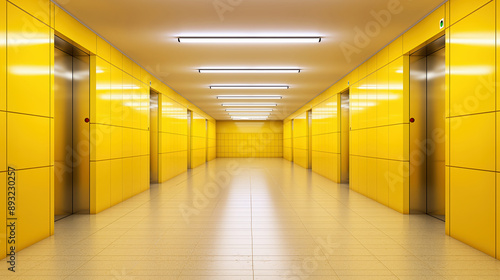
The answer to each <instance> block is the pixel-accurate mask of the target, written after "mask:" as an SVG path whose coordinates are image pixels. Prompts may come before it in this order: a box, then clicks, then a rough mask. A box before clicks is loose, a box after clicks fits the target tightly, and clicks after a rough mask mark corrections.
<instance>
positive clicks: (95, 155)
mask: <svg viewBox="0 0 500 280" xmlns="http://www.w3.org/2000/svg"><path fill="white" fill-rule="evenodd" d="M90 131H91V132H92V137H91V139H90V151H91V156H90V160H92V161H96V160H106V159H110V158H111V127H110V126H108V125H101V124H91V125H90Z"/></svg>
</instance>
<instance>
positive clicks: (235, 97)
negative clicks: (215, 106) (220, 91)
mask: <svg viewBox="0 0 500 280" xmlns="http://www.w3.org/2000/svg"><path fill="white" fill-rule="evenodd" d="M282 98H283V97H281V96H280V95H219V96H217V99H268V100H274V99H282Z"/></svg>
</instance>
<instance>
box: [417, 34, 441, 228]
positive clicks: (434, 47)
mask: <svg viewBox="0 0 500 280" xmlns="http://www.w3.org/2000/svg"><path fill="white" fill-rule="evenodd" d="M435 61H438V63H435ZM441 64H442V65H441ZM436 65H438V66H439V65H440V66H442V69H438V70H439V72H438V71H433V70H434V68H435V66H436ZM430 67H433V68H432V69H431V68H430ZM431 71H432V72H431ZM429 73H433V75H429ZM444 75H445V38H444V36H443V37H440V38H438V39H437V40H435V41H433V42H431V43H429V44H428V45H426V46H425V47H423V48H421V49H419V50H417V51H416V52H414V53H412V54H411V55H410V118H411V120H412V121H413V123H410V214H428V215H431V216H433V217H435V218H437V219H440V220H444V216H445V213H444V209H445V206H444V204H445V201H444V189H445V178H444V172H445V168H444V147H441V146H444V142H443V143H437V142H436V141H434V142H429V138H430V137H431V136H432V135H430V136H429V134H433V133H432V132H431V133H430V132H429V131H430V130H432V131H435V129H436V128H439V126H442V127H443V129H444V124H445V116H444V111H445V105H444V98H445V89H444V85H445V77H444ZM436 81H437V82H436ZM440 83H442V87H443V88H442V89H438V90H436V89H435V86H436V85H439V84H440ZM436 92H438V94H432V93H436ZM440 99H441V100H440ZM431 102H432V103H431ZM435 102H441V103H442V104H441V105H442V106H441V107H442V110H439V108H437V107H439V106H440V105H438V106H437V107H436V105H435ZM429 104H433V105H434V106H432V107H430V106H429ZM429 108H433V109H434V110H432V111H429ZM437 111H439V112H437ZM435 115H442V123H441V124H440V125H437V126H436V125H431V126H429V119H431V120H436V119H439V118H441V117H436V116H435ZM443 133H444V130H443ZM434 146H435V147H438V148H436V149H431V148H432V147H434ZM441 150H442V151H441ZM438 152H440V153H442V154H443V155H441V157H442V160H440V161H442V162H441V163H439V165H438V164H433V163H434V162H435V161H436V160H434V159H435V158H440V154H437V153H438ZM429 163H431V165H430V164H429ZM432 166H437V167H441V169H442V170H441V169H440V170H437V171H436V170H431V171H432V172H430V171H429V168H430V167H432ZM440 173H443V174H441V176H442V179H441V180H440V181H439V182H440V183H436V181H438V180H436V178H432V177H431V175H430V174H434V175H435V174H438V176H439V174H440ZM435 176H436V175H435ZM432 179H434V181H433V180H432ZM441 181H442V182H441ZM436 185H440V186H438V187H436ZM436 189H438V190H436ZM431 193H434V194H435V193H442V195H440V199H438V200H439V201H437V200H436V199H435V197H431V195H430V194H431ZM429 204H432V205H429ZM437 204H439V205H437ZM436 205H437V206H436ZM436 208H442V213H440V215H436V213H432V212H431V211H430V209H436ZM441 214H442V215H441Z"/></svg>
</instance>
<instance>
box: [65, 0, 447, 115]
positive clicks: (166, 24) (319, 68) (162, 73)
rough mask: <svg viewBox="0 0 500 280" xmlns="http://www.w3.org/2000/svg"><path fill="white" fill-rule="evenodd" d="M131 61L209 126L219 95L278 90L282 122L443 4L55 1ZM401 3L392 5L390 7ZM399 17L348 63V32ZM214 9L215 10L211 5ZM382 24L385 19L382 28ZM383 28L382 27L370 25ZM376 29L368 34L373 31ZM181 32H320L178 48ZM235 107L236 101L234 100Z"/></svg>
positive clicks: (422, 0) (381, 0) (435, 0)
mask: <svg viewBox="0 0 500 280" xmlns="http://www.w3.org/2000/svg"><path fill="white" fill-rule="evenodd" d="M55 2H56V3H58V4H59V5H60V6H62V7H63V8H64V9H66V10H67V11H68V12H70V13H71V14H73V15H74V16H75V17H77V18H78V19H79V20H81V21H82V22H83V23H85V24H86V25H88V26H89V27H90V28H92V29H93V30H94V31H96V32H97V33H98V34H100V35H101V36H102V37H104V38H105V39H106V40H108V41H109V42H110V43H112V44H113V45H114V46H115V47H117V48H118V49H120V50H122V51H123V52H124V53H125V54H127V55H128V56H129V57H130V58H132V59H133V60H134V61H136V62H137V63H138V64H140V65H141V66H143V67H144V68H146V69H147V70H149V71H150V72H152V73H153V74H154V75H155V76H156V77H158V78H159V79H161V80H162V81H163V82H165V83H166V84H167V85H169V86H170V87H172V88H173V89H174V90H176V91H177V92H178V93H180V94H181V95H183V96H184V97H185V98H187V99H188V100H190V101H191V102H193V103H194V104H196V105H197V106H198V107H200V108H201V109H202V110H204V111H205V112H206V113H208V114H209V115H211V116H212V117H214V118H215V119H217V120H227V119H229V116H228V115H227V113H226V112H225V111H224V108H223V107H222V106H221V103H222V101H221V100H217V99H216V95H218V94H259V95H262V94H280V95H283V99H282V100H278V102H277V103H278V107H277V108H276V109H275V110H274V112H273V113H272V115H271V119H273V120H281V119H284V118H286V117H287V116H288V115H290V114H291V113H293V112H294V111H296V110H297V109H299V108H300V107H301V106H303V105H304V104H305V103H307V102H308V101H309V100H311V99H312V98H314V97H315V96H317V95H318V94H320V93H321V92H323V91H324V90H325V89H327V88H328V87H329V86H330V85H332V84H333V83H334V82H336V81H337V80H339V79H340V78H341V77H343V76H344V75H346V74H348V73H349V72H350V71H351V70H352V69H354V68H355V67H356V66H357V65H359V64H361V63H362V62H363V61H365V60H366V59H368V58H369V57H370V56H372V55H373V54H374V53H376V52H377V51H378V50H379V49H381V48H382V47H384V46H385V45H387V44H388V43H389V42H390V41H392V40H393V39H395V38H396V37H398V36H399V35H400V34H401V33H402V32H404V31H405V30H407V29H408V28H409V27H411V26H412V25H413V24H414V23H416V22H417V21H418V20H419V19H421V18H422V17H424V16H425V15H426V14H428V13H429V12H431V11H432V10H434V9H435V8H436V7H437V6H439V5H440V4H441V3H442V2H443V0H419V1H412V0H140V1H137V0H105V1H103V0H85V1H77V0H55ZM398 3H399V5H398ZM389 5H396V6H397V7H398V9H400V10H401V12H400V13H398V14H394V13H392V14H391V15H390V17H391V18H390V20H389V21H388V24H387V25H386V26H385V27H382V28H381V31H380V32H378V33H377V34H371V35H372V37H370V38H369V40H370V42H369V44H368V45H367V46H363V47H362V48H359V49H360V51H361V52H360V53H358V54H353V55H352V56H351V57H350V60H348V59H346V56H345V55H344V53H343V52H342V50H341V47H340V46H341V44H342V43H344V44H346V43H348V44H351V45H354V46H356V45H355V43H354V40H355V38H354V37H355V35H356V28H359V29H361V30H364V29H365V28H366V27H367V26H374V25H373V24H374V23H377V20H376V19H375V17H374V16H373V14H374V13H377V12H380V11H387V10H388V6H389ZM216 7H218V9H219V10H217V9H216ZM384 24H385V22H384ZM378 26H381V25H378ZM375 31H376V30H375ZM179 36H321V37H322V42H321V43H316V44H291V45H286V44H252V45H248V44H247V45H245V44H227V45H221V44H181V43H179V42H178V41H177V37H179ZM200 67H299V68H300V69H302V72H301V73H300V74H200V73H198V71H197V69H198V68H200ZM211 84H288V85H290V89H288V90H245V91H234V90H211V89H209V86H210V85H211ZM236 102H240V101H236Z"/></svg>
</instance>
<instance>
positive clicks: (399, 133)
mask: <svg viewBox="0 0 500 280" xmlns="http://www.w3.org/2000/svg"><path fill="white" fill-rule="evenodd" d="M409 132H410V127H409V125H408V124H399V125H391V126H389V159H393V160H400V161H408V160H409V153H410V135H409Z"/></svg>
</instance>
